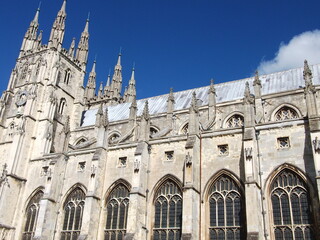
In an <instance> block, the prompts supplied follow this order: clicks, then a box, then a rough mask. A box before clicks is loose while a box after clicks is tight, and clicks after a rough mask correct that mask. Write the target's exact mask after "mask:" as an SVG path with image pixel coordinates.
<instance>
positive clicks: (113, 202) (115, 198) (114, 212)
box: [104, 184, 129, 240]
mask: <svg viewBox="0 0 320 240" xmlns="http://www.w3.org/2000/svg"><path fill="white" fill-rule="evenodd" d="M106 207H107V222H106V227H105V230H104V239H105V240H123V239H124V236H125V234H126V229H127V217H128V207H129V189H128V188H127V187H126V186H125V185H124V184H119V185H117V186H116V187H115V188H114V189H113V190H112V192H111V193H110V196H109V198H108V200H107V205H106Z"/></svg>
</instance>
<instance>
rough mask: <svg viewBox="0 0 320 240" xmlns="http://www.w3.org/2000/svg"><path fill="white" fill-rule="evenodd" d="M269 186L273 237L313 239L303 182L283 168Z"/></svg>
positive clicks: (307, 200) (279, 239)
mask: <svg viewBox="0 0 320 240" xmlns="http://www.w3.org/2000/svg"><path fill="white" fill-rule="evenodd" d="M271 188H272V191H271V202H272V212H273V231H274V235H275V239H276V240H282V239H292V240H298V239H299V240H300V239H303V240H311V239H314V236H313V229H312V217H311V207H310V201H309V193H308V189H307V186H306V184H305V182H304V181H303V180H302V179H301V178H300V177H299V176H298V175H297V174H296V173H294V172H292V171H290V170H284V171H282V172H281V173H280V174H278V176H277V177H276V178H275V179H274V180H273V182H272V185H271Z"/></svg>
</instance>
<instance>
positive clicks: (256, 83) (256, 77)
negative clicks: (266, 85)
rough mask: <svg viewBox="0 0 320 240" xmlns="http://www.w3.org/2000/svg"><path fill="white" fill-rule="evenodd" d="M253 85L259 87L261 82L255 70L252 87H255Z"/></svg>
mask: <svg viewBox="0 0 320 240" xmlns="http://www.w3.org/2000/svg"><path fill="white" fill-rule="evenodd" d="M255 85H260V86H261V80H260V78H259V72H258V70H256V72H255V76H254V81H253V86H255Z"/></svg>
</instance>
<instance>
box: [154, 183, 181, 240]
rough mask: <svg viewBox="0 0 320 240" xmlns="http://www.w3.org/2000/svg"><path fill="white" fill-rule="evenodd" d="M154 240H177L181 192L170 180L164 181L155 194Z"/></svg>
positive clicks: (179, 223) (179, 233)
mask: <svg viewBox="0 0 320 240" xmlns="http://www.w3.org/2000/svg"><path fill="white" fill-rule="evenodd" d="M154 205H155V215H154V216H155V220H154V227H153V239H154V240H169V239H170V240H171V239H172V240H179V239H180V238H181V224H182V192H181V189H180V188H179V186H178V185H177V184H176V183H175V182H173V181H172V180H170V179H169V180H167V181H165V182H164V183H163V184H162V186H161V187H160V188H159V190H158V191H157V194H156V200H155V202H154Z"/></svg>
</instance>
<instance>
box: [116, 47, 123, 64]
mask: <svg viewBox="0 0 320 240" xmlns="http://www.w3.org/2000/svg"><path fill="white" fill-rule="evenodd" d="M121 55H122V54H121V48H120V52H119V55H118V62H117V65H121Z"/></svg>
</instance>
